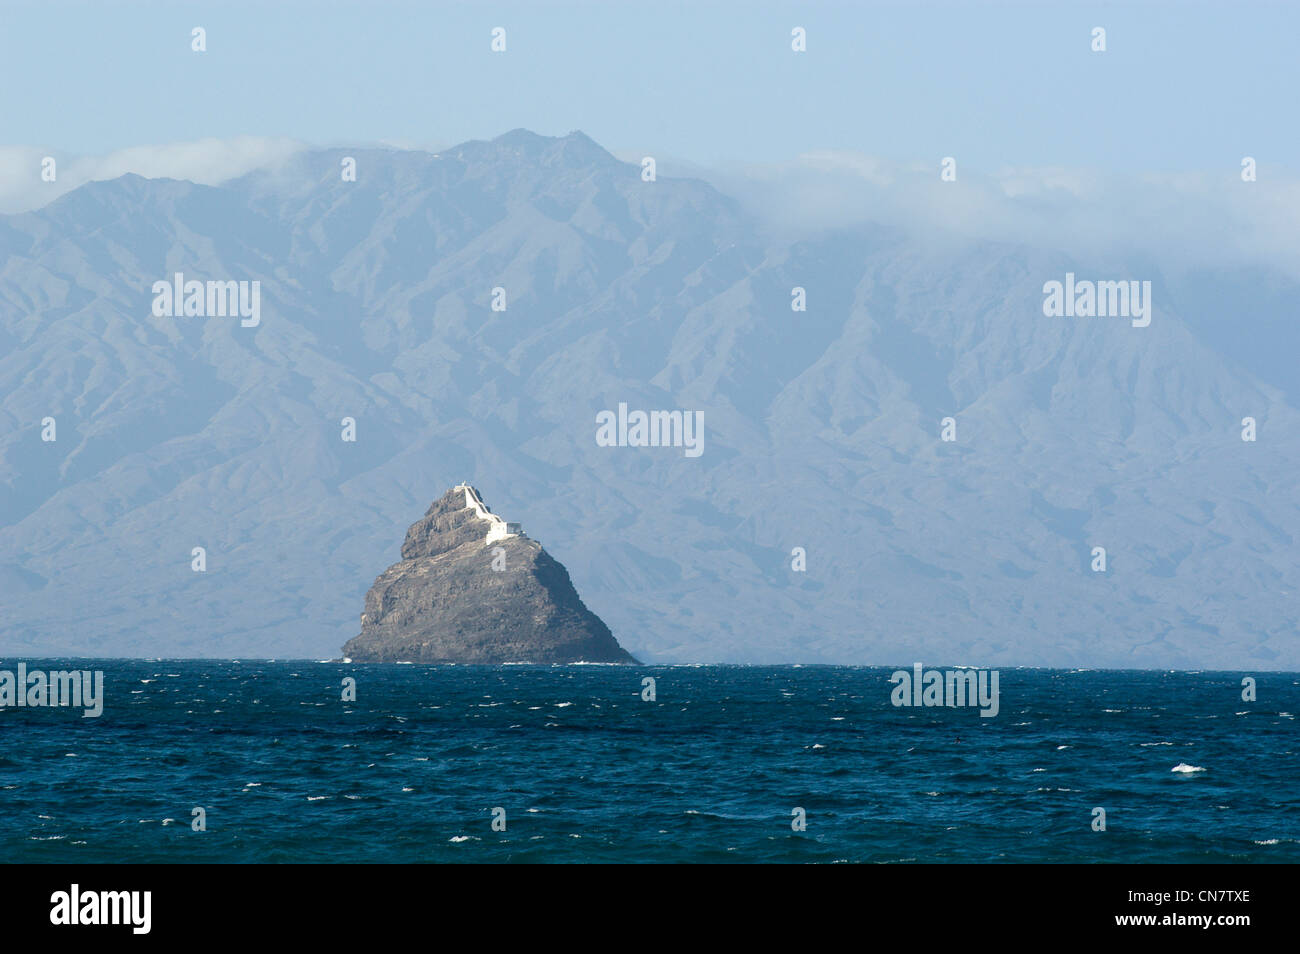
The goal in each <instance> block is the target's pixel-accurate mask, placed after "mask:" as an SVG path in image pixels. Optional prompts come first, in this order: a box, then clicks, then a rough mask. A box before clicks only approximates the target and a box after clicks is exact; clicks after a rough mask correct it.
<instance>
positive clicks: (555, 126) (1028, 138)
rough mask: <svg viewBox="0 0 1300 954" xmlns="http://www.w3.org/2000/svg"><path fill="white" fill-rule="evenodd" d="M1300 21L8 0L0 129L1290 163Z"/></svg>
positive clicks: (1002, 9)
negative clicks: (802, 45)
mask: <svg viewBox="0 0 1300 954" xmlns="http://www.w3.org/2000/svg"><path fill="white" fill-rule="evenodd" d="M196 26H201V27H203V28H204V29H205V30H206V33H207V52H205V53H195V52H193V51H192V50H191V48H190V46H191V29H192V28H193V27H196ZM498 26H500V27H503V28H504V29H505V30H506V50H505V52H503V53H494V52H492V50H491V49H490V43H491V31H492V29H493V28H494V27H498ZM796 26H801V27H803V28H804V29H805V30H806V31H807V51H806V52H804V53H798V54H796V53H794V52H793V51H792V50H791V48H790V45H791V30H792V29H793V28H794V27H796ZM1097 26H1101V27H1104V28H1105V29H1106V31H1107V33H1106V40H1107V50H1106V52H1104V53H1095V52H1093V51H1092V50H1091V32H1092V29H1093V28H1094V27H1097ZM1298 36H1300V4H1296V3H1251V2H1241V0H1234V2H1226V3H1215V4H1209V3H1197V2H1190V3H1188V2H1182V3H1154V2H1142V0H1130V2H1127V3H1119V4H1095V3H1091V4H1075V3H1068V2H1037V3H1022V4H1006V3H970V2H968V3H923V2H912V3H870V2H857V3H818V2H799V3H783V4H778V3H764V2H762V0H749V2H745V3H724V2H717V0H696V2H691V3H672V2H662V0H654V2H643V3H633V2H623V0H614V2H606V3H594V2H588V3H557V2H547V0H532V2H528V3H490V2H480V3H429V2H426V3H385V2H382V0H376V2H364V3H362V2H350V3H344V2H332V0H323V2H322V0H317V2H312V3H297V2H277V0H262V2H258V3H242V2H221V3H185V2H167V3H151V2H131V0H125V2H123V0H117V2H95V3H70V2H62V0H41V2H35V3H31V2H0V88H2V89H3V90H4V95H3V96H2V97H0V130H3V132H2V133H0V139H2V140H3V144H5V145H10V146H17V145H22V146H30V147H38V148H42V149H46V150H51V151H53V152H55V153H63V154H77V155H102V154H105V153H109V152H112V151H115V150H121V149H124V148H127V147H138V146H142V145H147V144H164V143H173V142H190V141H196V140H203V139H222V140H225V139H231V138H235V137H239V136H252V137H287V138H290V139H295V140H300V141H304V142H308V143H313V144H320V145H329V144H337V143H343V142H394V143H405V144H411V145H427V146H435V147H436V146H438V145H447V144H451V143H456V142H461V141H464V140H466V139H474V138H491V137H493V136H496V135H499V134H500V133H502V132H505V131H507V130H509V129H513V128H516V127H520V126H523V127H526V128H529V129H532V130H533V131H535V132H539V133H545V134H551V135H557V134H563V133H566V132H568V131H570V130H572V129H581V130H583V131H584V132H586V133H587V134H588V135H590V136H591V137H592V138H593V139H595V140H596V141H597V142H600V143H602V144H603V145H605V146H606V147H607V148H610V149H612V150H620V149H628V150H649V151H653V152H654V153H656V154H664V155H676V156H682V157H688V158H690V159H693V160H695V161H698V162H716V161H722V160H736V161H749V162H767V161H777V160H784V159H790V158H793V157H795V156H798V155H801V154H804V153H806V152H809V151H816V150H837V151H852V152H858V153H862V154H866V155H871V156H876V157H881V158H886V159H895V160H916V159H921V158H929V157H943V156H954V157H957V158H958V159H959V161H960V162H962V163H964V164H968V165H969V167H970V168H972V169H981V170H986V171H992V170H996V169H999V168H1001V167H1003V166H1006V165H1016V166H1048V165H1059V166H1070V167H1095V168H1100V169H1105V170H1123V169H1134V168H1138V169H1142V170H1146V171H1149V172H1162V173H1163V172H1177V171H1189V170H1198V171H1200V170H1207V169H1212V168H1216V167H1228V168H1231V167H1235V166H1236V165H1237V164H1238V163H1239V162H1240V159H1241V157H1242V156H1244V155H1252V156H1255V157H1256V158H1257V159H1258V161H1259V163H1260V164H1261V166H1263V167H1264V168H1266V169H1267V168H1282V167H1288V168H1290V169H1292V170H1294V169H1295V167H1296V164H1297V161H1300V158H1298V157H1300V124H1297V123H1295V122H1294V115H1295V109H1294V106H1295V91H1296V89H1297V87H1298V83H1297V80H1298V79H1300V58H1298V57H1296V56H1295V43H1296V38H1297V37H1298Z"/></svg>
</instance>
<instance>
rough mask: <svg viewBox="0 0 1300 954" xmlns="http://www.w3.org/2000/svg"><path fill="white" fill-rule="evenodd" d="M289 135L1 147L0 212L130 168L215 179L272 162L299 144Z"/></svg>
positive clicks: (25, 207)
mask: <svg viewBox="0 0 1300 954" xmlns="http://www.w3.org/2000/svg"><path fill="white" fill-rule="evenodd" d="M304 148H306V146H305V145H304V144H303V143H300V142H296V141H294V140H292V139H282V138H277V139H270V138H263V137H257V136H239V137H236V138H234V139H200V140H198V141H196V142H180V143H170V144H167V145H159V146H132V147H131V148H129V149H120V150H118V151H116V152H111V153H109V154H107V155H104V156H72V157H66V158H65V157H63V156H60V155H58V154H57V153H55V152H51V151H48V150H42V149H39V148H35V147H30V146H3V147H0V212H27V211H30V210H31V209H36V208H40V207H41V206H43V205H45V204H46V203H48V202H52V201H53V200H55V199H57V198H58V197H59V196H61V195H63V194H64V193H67V192H71V191H72V190H73V189H75V188H77V187H78V186H80V185H84V184H85V183H87V182H92V181H96V180H102V179H116V178H117V177H118V176H122V175H126V174H127V173H128V172H133V173H135V174H136V175H139V176H144V177H146V178H150V179H154V178H170V179H188V180H189V181H190V182H197V183H199V184H201V185H218V184H219V183H222V182H225V181H227V180H228V179H233V178H235V177H236V176H241V175H243V174H244V173H246V172H249V171H251V170H253V169H257V168H261V167H264V166H274V165H276V164H277V163H280V162H283V161H284V160H285V159H287V158H288V157H290V156H292V155H294V154H295V153H297V152H299V151H301V150H303V149H304ZM51 155H52V156H53V157H54V158H55V161H56V166H55V171H56V178H55V181H54V182H45V181H43V179H42V178H41V170H42V165H41V164H42V161H43V160H44V158H45V157H46V156H51Z"/></svg>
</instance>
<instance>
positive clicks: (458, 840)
mask: <svg viewBox="0 0 1300 954" xmlns="http://www.w3.org/2000/svg"><path fill="white" fill-rule="evenodd" d="M473 837H474V836H473V835H452V836H451V837H450V838H448V839H447V840H448V841H449V842H451V843H452V844H453V845H459V844H460V843H461V842H462V841H469V840H470V839H471V838H473Z"/></svg>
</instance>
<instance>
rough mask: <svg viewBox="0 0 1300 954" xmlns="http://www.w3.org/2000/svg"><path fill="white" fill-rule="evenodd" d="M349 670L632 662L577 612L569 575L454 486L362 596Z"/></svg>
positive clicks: (603, 629) (591, 616) (470, 491)
mask: <svg viewBox="0 0 1300 954" xmlns="http://www.w3.org/2000/svg"><path fill="white" fill-rule="evenodd" d="M343 655H344V656H345V657H347V658H349V659H352V660H353V661H354V662H423V663H453V662H454V663H507V662H531V663H571V662H621V663H634V662H636V660H635V659H633V658H632V656H631V655H630V654H629V653H628V652H627V650H625V649H623V647H621V646H620V645H619V644H618V641H617V640H615V639H614V635H613V633H611V632H610V631H609V627H608V626H606V625H605V624H604V623H603V622H601V620H600V618H599V617H598V616H596V614H595V613H593V612H591V610H589V609H587V607H586V606H585V605H583V602H582V600H581V599H580V598H579V597H578V593H577V591H576V590H575V589H574V588H573V583H572V582H571V581H570V579H569V573H568V571H567V570H565V569H564V567H563V566H561V565H560V564H559V563H558V562H556V560H555V559H553V558H552V557H551V556H550V554H548V553H547V552H546V551H545V550H543V549H542V546H541V544H539V543H537V542H536V541H534V540H530V539H529V538H528V537H527V536H525V535H524V534H523V533H522V531H520V529H519V527H518V525H517V524H507V523H506V522H505V521H503V520H502V519H501V518H500V517H498V516H496V515H495V514H493V513H492V512H491V511H489V510H488V509H487V507H486V506H485V505H484V504H483V499H482V497H480V496H479V494H478V491H477V490H475V489H474V488H473V487H470V486H468V485H465V484H461V485H459V486H457V487H453V488H452V489H451V490H449V491H447V493H445V494H444V495H443V496H442V497H441V498H440V499H438V500H436V501H434V503H433V504H432V506H430V507H429V509H428V511H427V512H426V513H425V515H424V517H423V518H422V519H420V520H418V521H416V522H415V523H413V524H412V525H411V528H410V529H409V530H407V531H406V541H405V542H404V543H403V544H402V559H401V561H400V562H398V563H395V564H393V565H392V566H390V567H389V568H388V569H387V570H385V571H384V572H383V573H382V574H380V576H379V578H378V579H376V580H375V585H374V586H372V587H371V588H370V592H369V593H367V594H366V605H365V612H364V613H362V614H361V635H359V636H355V637H353V638H352V639H350V640H348V642H347V644H346V645H345V646H344V647H343Z"/></svg>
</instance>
